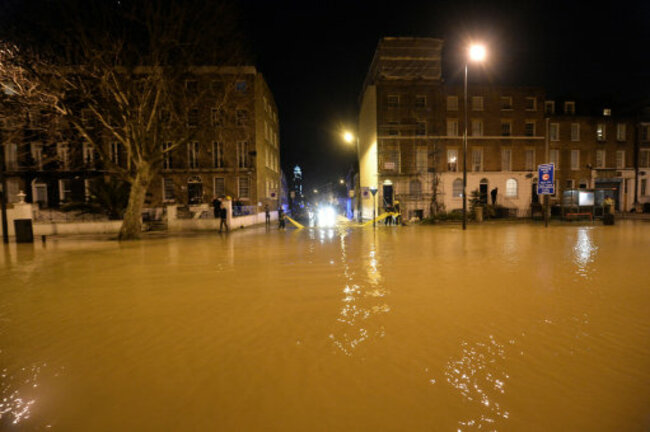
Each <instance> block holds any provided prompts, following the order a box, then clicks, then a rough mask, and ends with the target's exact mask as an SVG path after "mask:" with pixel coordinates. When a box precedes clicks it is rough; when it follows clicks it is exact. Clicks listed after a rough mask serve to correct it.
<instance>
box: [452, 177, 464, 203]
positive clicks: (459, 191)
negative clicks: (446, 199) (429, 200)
mask: <svg viewBox="0 0 650 432" xmlns="http://www.w3.org/2000/svg"><path fill="white" fill-rule="evenodd" d="M456 185H458V186H456ZM451 197H452V198H455V199H461V198H462V197H463V179H460V178H457V179H454V181H453V182H451Z"/></svg>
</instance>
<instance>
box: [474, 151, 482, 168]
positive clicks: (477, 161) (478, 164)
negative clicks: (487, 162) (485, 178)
mask: <svg viewBox="0 0 650 432" xmlns="http://www.w3.org/2000/svg"><path fill="white" fill-rule="evenodd" d="M472 171H483V149H472Z"/></svg>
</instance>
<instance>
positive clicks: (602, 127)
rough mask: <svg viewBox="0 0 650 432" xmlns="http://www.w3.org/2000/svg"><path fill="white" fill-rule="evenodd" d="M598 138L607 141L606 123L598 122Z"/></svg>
mask: <svg viewBox="0 0 650 432" xmlns="http://www.w3.org/2000/svg"><path fill="white" fill-rule="evenodd" d="M596 139H597V140H598V141H605V123H598V125H597V126H596Z"/></svg>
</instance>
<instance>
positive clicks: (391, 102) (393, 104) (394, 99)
mask: <svg viewBox="0 0 650 432" xmlns="http://www.w3.org/2000/svg"><path fill="white" fill-rule="evenodd" d="M386 106H387V107H388V108H397V107H398V106H399V96H398V95H388V96H387V97H386Z"/></svg>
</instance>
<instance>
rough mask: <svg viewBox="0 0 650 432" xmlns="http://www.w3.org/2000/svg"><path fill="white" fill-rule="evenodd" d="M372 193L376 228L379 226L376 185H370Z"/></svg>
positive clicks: (373, 224)
mask: <svg viewBox="0 0 650 432" xmlns="http://www.w3.org/2000/svg"><path fill="white" fill-rule="evenodd" d="M370 193H371V194H372V227H373V228H375V227H376V226H377V219H376V218H377V215H376V213H375V212H376V211H377V188H376V187H374V186H371V187H370Z"/></svg>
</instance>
